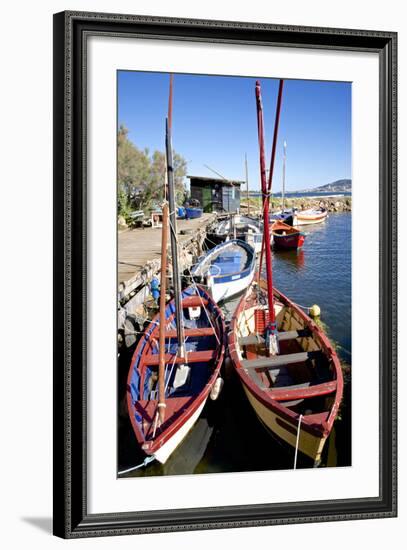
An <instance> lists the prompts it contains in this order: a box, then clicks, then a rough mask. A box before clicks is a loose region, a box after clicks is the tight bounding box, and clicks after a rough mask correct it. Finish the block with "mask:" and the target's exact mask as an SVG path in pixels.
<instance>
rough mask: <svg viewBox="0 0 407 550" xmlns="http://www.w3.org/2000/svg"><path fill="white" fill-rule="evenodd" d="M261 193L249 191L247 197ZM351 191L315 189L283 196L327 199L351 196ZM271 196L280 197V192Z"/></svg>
mask: <svg viewBox="0 0 407 550" xmlns="http://www.w3.org/2000/svg"><path fill="white" fill-rule="evenodd" d="M241 193H242V196H243V197H244V196H245V191H244V190H243V189H242V191H241ZM260 196H261V193H259V192H254V193H253V192H250V191H249V197H250V198H257V197H260ZM351 196H352V193H351V192H350V191H331V192H330V193H327V192H319V193H318V192H316V191H291V192H288V193H286V194H285V197H286V198H287V199H296V198H307V199H314V198H325V199H329V198H330V197H335V198H336V197H351ZM273 197H275V198H277V199H279V198H281V197H282V193H281V192H280V191H279V192H278V193H273Z"/></svg>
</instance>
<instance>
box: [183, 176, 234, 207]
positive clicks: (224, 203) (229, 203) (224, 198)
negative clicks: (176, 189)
mask: <svg viewBox="0 0 407 550" xmlns="http://www.w3.org/2000/svg"><path fill="white" fill-rule="evenodd" d="M187 178H189V180H190V188H191V199H196V200H198V201H199V203H200V205H201V207H202V208H203V210H204V212H237V211H238V210H239V209H240V186H241V185H242V184H243V183H244V182H243V181H233V180H224V179H217V178H202V177H200V176H187Z"/></svg>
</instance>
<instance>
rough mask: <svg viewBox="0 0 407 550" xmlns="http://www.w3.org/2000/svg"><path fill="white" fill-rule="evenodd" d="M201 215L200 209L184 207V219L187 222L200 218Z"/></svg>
mask: <svg viewBox="0 0 407 550" xmlns="http://www.w3.org/2000/svg"><path fill="white" fill-rule="evenodd" d="M202 214H203V210H202V208H197V207H194V206H186V207H185V217H186V219H187V220H192V219H194V218H200V217H201V216H202Z"/></svg>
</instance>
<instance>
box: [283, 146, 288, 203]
mask: <svg viewBox="0 0 407 550" xmlns="http://www.w3.org/2000/svg"><path fill="white" fill-rule="evenodd" d="M286 160H287V142H286V141H285V142H284V154H283V196H282V199H283V200H282V204H283V212H284V210H285V163H286Z"/></svg>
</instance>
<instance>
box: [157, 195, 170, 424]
mask: <svg viewBox="0 0 407 550" xmlns="http://www.w3.org/2000/svg"><path fill="white" fill-rule="evenodd" d="M167 242H168V203H167V202H166V201H165V202H164V205H163V226H162V233H161V281H160V332H159V341H158V349H159V358H158V359H159V363H158V417H159V420H160V423H161V424H162V423H163V422H164V419H165V407H166V403H165V325H166V322H165V295H166V287H167Z"/></svg>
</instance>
